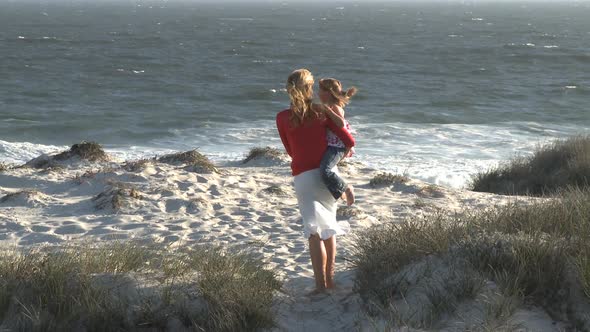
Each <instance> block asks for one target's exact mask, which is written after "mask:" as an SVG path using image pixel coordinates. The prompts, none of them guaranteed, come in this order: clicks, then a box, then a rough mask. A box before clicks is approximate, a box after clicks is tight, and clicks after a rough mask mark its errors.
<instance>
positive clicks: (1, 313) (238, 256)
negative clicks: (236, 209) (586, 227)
mask: <svg viewBox="0 0 590 332" xmlns="http://www.w3.org/2000/svg"><path fill="white" fill-rule="evenodd" d="M0 276H1V279H0V280H1V282H0V321H1V323H2V326H3V328H5V329H7V330H11V331H72V330H84V331H136V330H146V329H148V330H174V331H176V330H187V329H188V330H194V331H201V330H206V331H253V330H256V329H260V328H272V327H273V326H274V318H273V312H272V310H271V306H272V300H273V294H274V292H275V291H277V290H278V289H279V288H280V287H281V283H280V281H279V280H278V278H277V276H276V274H275V273H274V272H273V271H271V270H268V269H266V268H265V267H264V263H263V262H262V261H260V260H259V259H256V258H254V257H252V256H249V255H246V254H243V253H239V252H237V253H234V252H226V251H222V250H220V249H206V248H196V249H184V250H181V249H177V250H171V249H170V248H169V247H165V246H161V245H139V244H138V243H135V242H128V243H120V242H119V243H110V244H107V245H102V246H91V245H79V246H73V245H72V246H68V247H38V248H30V249H19V250H17V249H4V250H2V251H1V252H0Z"/></svg>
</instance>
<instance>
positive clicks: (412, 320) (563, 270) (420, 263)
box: [354, 188, 590, 331]
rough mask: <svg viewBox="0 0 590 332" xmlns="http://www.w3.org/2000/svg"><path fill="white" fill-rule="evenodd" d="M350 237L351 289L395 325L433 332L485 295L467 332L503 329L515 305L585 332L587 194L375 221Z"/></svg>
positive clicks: (589, 238) (589, 288)
mask: <svg viewBox="0 0 590 332" xmlns="http://www.w3.org/2000/svg"><path fill="white" fill-rule="evenodd" d="M358 239H359V240H358V241H357V242H356V255H355V257H354V261H355V265H356V268H357V280H356V289H357V291H358V292H359V293H360V294H361V296H362V298H363V299H364V300H365V301H366V303H368V304H370V307H371V306H373V309H377V311H378V312H380V313H384V312H385V313H387V314H388V315H391V316H392V317H394V319H395V321H396V322H397V323H402V325H410V326H413V327H416V328H437V326H438V325H437V324H438V322H439V320H440V319H441V318H443V317H445V315H452V314H453V313H454V312H455V310H457V308H458V306H459V305H461V304H462V303H465V301H477V300H478V299H480V300H481V299H482V295H481V294H484V293H487V295H486V296H484V298H486V300H484V301H483V303H482V307H483V308H484V309H485V312H486V315H485V317H484V320H480V321H477V322H474V325H475V326H469V330H481V328H484V327H485V328H486V329H487V330H490V331H491V330H496V329H505V328H508V327H507V326H502V324H504V323H505V322H506V319H507V318H508V317H509V316H510V315H511V314H513V313H514V310H515V309H516V308H518V306H519V305H520V304H522V303H525V302H526V303H533V304H535V305H538V306H540V307H543V308H544V309H546V310H547V312H549V313H551V314H552V315H554V317H555V318H556V319H563V320H567V321H570V322H571V323H572V324H573V325H574V326H575V327H576V328H578V329H579V330H588V328H590V317H589V316H588V312H590V311H589V310H590V191H589V190H587V189H579V188H578V189H571V190H568V191H564V192H563V193H561V194H560V195H559V196H558V197H557V198H556V199H552V200H547V201H538V202H534V203H518V202H514V203H512V204H508V205H506V206H499V207H491V208H486V209H481V210H470V211H465V212H464V213H460V214H448V213H445V212H441V213H437V214H434V215H430V216H427V217H424V218H418V219H410V220H408V221H406V222H403V223H385V224H383V225H380V226H377V227H373V228H370V229H368V230H367V231H364V232H361V234H359V237H358ZM489 282H492V283H493V284H495V288H493V289H490V286H489V285H490V284H489ZM486 285H487V286H486ZM490 293H491V294H493V295H490ZM415 297H419V298H420V301H419V302H420V303H421V304H422V306H421V307H418V306H416V307H415V309H416V310H415V311H407V310H404V309H403V308H398V307H396V303H399V302H400V301H401V302H404V303H406V302H409V303H412V301H413V298H415ZM373 311H374V310H373Z"/></svg>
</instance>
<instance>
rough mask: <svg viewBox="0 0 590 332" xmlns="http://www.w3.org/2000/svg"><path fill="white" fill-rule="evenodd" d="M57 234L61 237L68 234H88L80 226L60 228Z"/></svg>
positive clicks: (56, 231)
mask: <svg viewBox="0 0 590 332" xmlns="http://www.w3.org/2000/svg"><path fill="white" fill-rule="evenodd" d="M54 233H55V234H60V235H67V234H82V233H86V230H85V229H84V228H82V227H80V226H79V225H67V226H61V227H58V228H57V229H56V230H55V231H54Z"/></svg>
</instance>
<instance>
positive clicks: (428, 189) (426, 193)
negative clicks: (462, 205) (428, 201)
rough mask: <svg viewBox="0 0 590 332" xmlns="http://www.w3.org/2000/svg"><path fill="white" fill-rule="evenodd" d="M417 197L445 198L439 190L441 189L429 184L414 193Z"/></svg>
mask: <svg viewBox="0 0 590 332" xmlns="http://www.w3.org/2000/svg"><path fill="white" fill-rule="evenodd" d="M416 194H417V195H418V196H421V197H428V198H443V197H445V193H444V192H443V191H442V190H441V188H440V187H439V186H437V185H435V184H430V185H427V186H425V187H422V188H420V190H419V191H418V192H417V193H416Z"/></svg>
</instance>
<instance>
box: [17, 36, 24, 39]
mask: <svg viewBox="0 0 590 332" xmlns="http://www.w3.org/2000/svg"><path fill="white" fill-rule="evenodd" d="M18 39H26V38H25V37H24V36H18Z"/></svg>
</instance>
